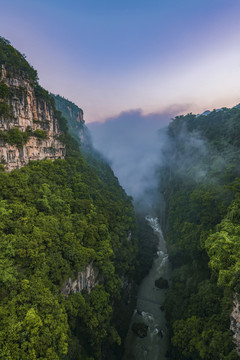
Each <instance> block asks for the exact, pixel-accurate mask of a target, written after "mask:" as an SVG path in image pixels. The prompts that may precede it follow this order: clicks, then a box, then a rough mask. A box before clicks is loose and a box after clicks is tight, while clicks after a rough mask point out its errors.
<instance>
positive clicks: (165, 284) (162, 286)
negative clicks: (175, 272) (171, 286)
mask: <svg viewBox="0 0 240 360" xmlns="http://www.w3.org/2000/svg"><path fill="white" fill-rule="evenodd" d="M155 286H156V287H158V288H159V289H168V281H167V280H166V279H164V278H162V277H160V278H159V279H158V280H155Z"/></svg>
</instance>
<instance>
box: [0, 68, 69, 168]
mask: <svg viewBox="0 0 240 360" xmlns="http://www.w3.org/2000/svg"><path fill="white" fill-rule="evenodd" d="M3 84H5V85H3ZM1 85H2V87H3V86H5V90H6V91H5V92H7V94H8V96H6V97H3V96H2V97H0V105H2V107H3V106H5V108H4V109H5V111H0V130H1V134H2V135H4V133H6V134H7V133H8V132H9V130H11V129H14V128H15V129H16V128H17V129H18V130H19V131H21V132H22V133H26V132H27V133H28V136H27V139H26V142H25V143H24V144H22V145H21V146H19V144H13V141H12V142H9V141H8V140H6V139H5V138H4V136H2V139H1V140H0V161H1V163H2V164H3V165H4V167H5V169H6V170H7V171H11V170H13V169H16V168H20V167H22V166H24V165H26V164H27V163H28V162H29V160H42V159H46V158H49V159H56V158H64V156H65V146H64V145H63V144H62V143H61V141H60V140H59V139H58V136H59V135H60V130H59V126H58V121H57V119H56V118H55V116H54V110H53V107H52V105H51V103H50V102H49V101H48V100H47V99H45V98H44V96H41V94H40V95H39V94H37V91H36V90H35V89H34V86H33V85H32V84H31V82H30V81H29V80H28V79H27V78H26V77H25V76H24V73H23V74H19V73H18V74H11V75H9V74H8V72H7V71H6V69H5V67H4V65H2V69H1V77H0V86H1ZM39 88H40V87H39ZM39 135H41V136H39ZM43 135H44V136H43Z"/></svg>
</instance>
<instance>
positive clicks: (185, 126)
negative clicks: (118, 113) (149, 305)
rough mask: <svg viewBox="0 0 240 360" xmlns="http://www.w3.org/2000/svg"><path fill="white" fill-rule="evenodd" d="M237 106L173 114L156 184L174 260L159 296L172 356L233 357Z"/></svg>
mask: <svg viewBox="0 0 240 360" xmlns="http://www.w3.org/2000/svg"><path fill="white" fill-rule="evenodd" d="M239 124H240V111H239V109H238V108H237V107H236V108H233V109H226V108H223V109H221V111H216V110H214V111H212V112H211V113H210V114H209V115H207V116H204V115H202V116H196V115H193V114H188V115H186V116H178V117H176V118H175V119H173V120H172V122H171V123H170V125H169V127H168V136H169V142H168V147H166V148H165V150H164V151H165V159H166V163H165V165H163V167H162V168H161V180H160V189H161V192H162V193H164V196H165V201H166V208H167V210H166V212H167V224H166V225H165V226H166V239H167V246H168V251H169V258H170V262H171V265H172V269H173V271H172V277H171V282H170V290H169V291H168V294H167V298H166V301H165V306H166V315H167V321H168V326H169V332H170V346H169V349H170V358H171V359H179V360H187V359H188V360H190V359H206V360H207V359H209V360H210V359H216V360H217V359H218V360H219V359H226V360H227V359H228V360H230V359H231V360H233V359H238V355H237V353H236V351H235V350H234V347H235V346H234V343H233V333H232V331H231V330H230V313H231V312H232V310H233V300H234V298H235V296H238V293H239V274H240V272H239V270H240V262H239V254H240V248H239V246H240V245H239V244H240V243H239V235H240V232H239V231H240V230H239V218H240V141H239V139H240V138H239V131H238V129H239Z"/></svg>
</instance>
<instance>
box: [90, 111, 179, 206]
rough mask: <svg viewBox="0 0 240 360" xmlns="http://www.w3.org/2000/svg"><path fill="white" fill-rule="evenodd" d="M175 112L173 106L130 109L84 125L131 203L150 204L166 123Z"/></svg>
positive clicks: (156, 186)
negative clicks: (152, 110) (145, 111)
mask: <svg viewBox="0 0 240 360" xmlns="http://www.w3.org/2000/svg"><path fill="white" fill-rule="evenodd" d="M177 112H179V108H178V109H176V107H174V108H170V109H167V110H166V111H163V112H162V113H154V114H148V115H144V114H143V113H142V111H141V110H132V111H128V112H123V113H121V114H120V115H119V116H116V117H113V118H109V119H107V120H106V121H105V122H104V123H97V122H96V123H91V124H89V125H88V127H89V129H90V132H91V136H92V142H93V145H94V147H95V148H96V149H97V150H98V151H100V152H101V154H102V155H103V156H104V157H105V159H106V160H107V161H108V163H109V164H110V165H111V167H112V169H113V171H114V173H115V175H116V176H117V177H118V179H119V182H120V184H121V186H122V187H123V188H124V189H125V191H126V192H127V194H128V195H130V196H132V197H133V199H134V203H135V205H136V204H138V205H139V204H141V206H145V207H151V205H152V203H153V200H154V198H156V191H157V188H158V181H159V179H158V177H157V176H156V170H157V168H158V167H159V165H160V164H161V161H162V149H163V147H164V146H165V144H166V141H167V135H166V132H167V125H168V123H169V122H170V120H171V118H172V117H173V116H175V114H176V113H177Z"/></svg>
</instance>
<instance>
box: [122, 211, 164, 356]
mask: <svg viewBox="0 0 240 360" xmlns="http://www.w3.org/2000/svg"><path fill="white" fill-rule="evenodd" d="M146 220H147V221H148V223H149V225H150V226H151V227H152V229H153V230H154V233H155V234H156V235H157V236H158V239H159V244H158V251H157V254H156V258H154V260H153V265H152V268H151V270H150V271H149V273H148V275H147V276H146V277H145V278H144V279H143V281H142V283H141V285H140V287H139V290H138V294H137V296H138V300H137V308H136V309H135V311H134V314H133V316H132V319H131V323H130V327H129V331H128V335H127V339H126V344H125V354H124V357H123V359H124V360H163V359H164V360H165V359H166V357H165V354H166V351H167V329H166V322H165V314H164V312H163V311H162V310H161V309H160V306H161V305H162V304H163V301H164V298H165V294H166V290H165V289H158V288H157V287H155V280H157V279H159V278H160V277H163V278H164V279H169V263H168V255H167V249H166V245H165V241H164V237H163V234H162V230H161V228H160V226H159V223H158V219H157V218H152V217H150V216H147V217H146ZM134 322H143V323H145V324H146V325H147V326H148V331H147V336H146V337H145V338H140V337H138V336H137V335H135V334H134V333H133V332H132V330H131V327H132V324H133V323H134Z"/></svg>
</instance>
